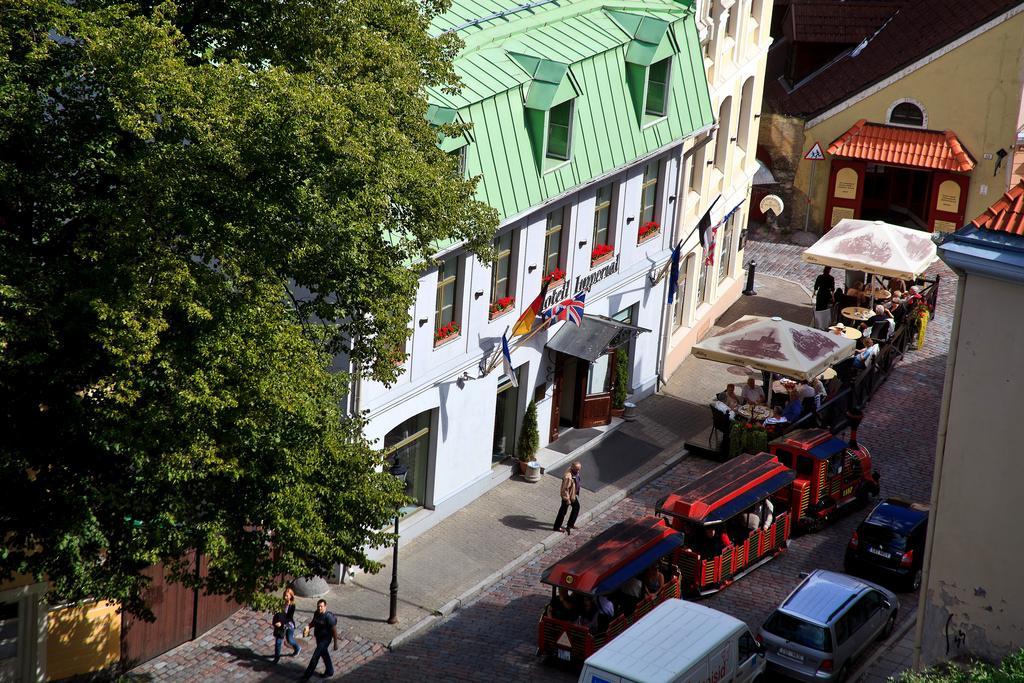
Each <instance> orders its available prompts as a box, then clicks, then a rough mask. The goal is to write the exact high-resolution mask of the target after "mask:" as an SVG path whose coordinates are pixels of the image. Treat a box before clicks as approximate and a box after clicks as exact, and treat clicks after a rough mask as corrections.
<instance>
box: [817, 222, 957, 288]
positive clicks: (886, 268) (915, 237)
mask: <svg viewBox="0 0 1024 683" xmlns="http://www.w3.org/2000/svg"><path fill="white" fill-rule="evenodd" d="M937 258H938V256H937V255H936V250H935V243H934V242H932V240H931V237H930V236H929V235H928V233H925V232H921V231H920V230H913V229H911V228H903V227H900V226H898V225H893V224H891V223H885V222H884V221H863V220H859V219H856V218H844V219H843V220H841V221H839V222H838V223H836V225H835V227H834V228H832V229H831V230H829V231H828V232H827V233H825V234H824V235H822V237H821V239H819V240H818V241H817V242H815V243H814V245H813V246H811V247H810V248H809V249H807V250H806V251H805V252H804V253H803V260H804V261H807V262H808V263H817V264H818V265H821V266H832V267H834V268H843V269H845V270H860V271H864V272H865V273H871V274H873V275H884V276H886V277H898V278H900V279H901V280H913V279H914V278H916V277H917V276H919V275H921V274H922V273H924V271H926V270H927V269H928V266H930V265H931V264H932V263H934V262H935V260H936V259H937Z"/></svg>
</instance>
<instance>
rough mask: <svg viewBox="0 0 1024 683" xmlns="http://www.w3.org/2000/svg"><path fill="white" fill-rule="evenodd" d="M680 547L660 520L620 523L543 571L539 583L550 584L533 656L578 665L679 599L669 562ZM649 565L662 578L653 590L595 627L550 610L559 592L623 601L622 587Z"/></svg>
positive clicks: (680, 538) (679, 540)
mask: <svg viewBox="0 0 1024 683" xmlns="http://www.w3.org/2000/svg"><path fill="white" fill-rule="evenodd" d="M682 543H683V535H682V534H680V533H679V532H677V531H675V530H674V529H672V528H670V527H669V526H667V525H666V524H665V522H664V520H661V519H658V518H657V517H650V516H648V517H642V518H640V519H632V520H627V521H624V522H619V523H618V524H616V525H614V526H612V527H611V528H609V529H607V530H606V531H604V532H603V533H602V534H600V535H598V536H596V537H594V538H593V539H591V540H590V541H588V542H587V543H585V544H583V545H582V546H580V547H579V548H577V549H576V550H574V551H573V552H572V553H570V554H569V555H566V556H565V557H563V558H562V559H561V560H559V561H558V562H556V563H555V564H553V565H551V566H550V567H548V568H547V569H546V570H545V571H544V573H543V574H542V575H541V581H542V582H544V583H546V584H548V585H549V586H551V604H550V605H549V606H548V607H547V608H545V610H544V613H543V614H542V615H541V618H540V622H539V623H538V624H537V654H538V655H543V656H547V657H557V658H558V659H560V660H563V661H566V662H572V663H574V664H582V663H583V661H584V660H586V658H587V657H589V656H590V655H592V654H593V653H594V652H596V651H597V650H598V649H599V648H601V647H602V646H603V645H604V644H605V643H607V642H608V641H610V640H611V639H612V638H614V637H615V636H617V635H618V634H620V633H622V632H623V631H625V630H626V629H627V628H629V627H630V626H631V625H632V624H633V623H635V622H636V621H637V620H638V619H640V617H642V616H644V615H645V614H647V613H648V612H650V611H651V610H652V609H654V608H655V607H656V606H658V605H659V604H661V603H662V602H664V601H665V600H667V599H669V598H678V597H679V595H680V593H679V573H678V571H677V570H676V568H675V567H674V566H673V565H671V564H670V558H671V557H672V554H673V553H674V552H675V551H676V550H677V549H678V548H679V547H680V546H681V545H682ZM651 567H656V568H657V569H658V572H659V574H660V575H661V579H660V583H661V585H660V587H659V588H658V590H657V591H656V592H654V593H651V594H641V595H640V597H638V598H637V599H636V601H635V602H632V601H631V602H630V604H629V608H628V609H623V610H621V611H620V610H619V609H617V610H616V614H615V615H614V616H613V617H611V618H610V619H609V620H608V623H607V624H602V625H601V627H600V628H597V629H592V628H590V627H588V626H586V625H584V624H580V623H577V622H576V621H575V620H570V619H566V618H560V616H559V615H558V614H556V613H555V611H554V610H553V609H552V608H553V607H555V606H556V601H557V600H559V595H558V591H565V592H566V593H568V592H570V591H571V592H572V594H573V599H582V598H584V597H587V598H589V599H591V600H597V599H598V598H601V599H605V600H607V599H609V598H618V597H624V596H623V593H622V590H621V589H622V588H623V587H624V586H625V584H627V582H629V581H635V580H636V578H637V577H638V576H640V575H642V574H643V573H644V572H645V570H648V569H649V568H651ZM619 606H620V607H621V602H620V605H619Z"/></svg>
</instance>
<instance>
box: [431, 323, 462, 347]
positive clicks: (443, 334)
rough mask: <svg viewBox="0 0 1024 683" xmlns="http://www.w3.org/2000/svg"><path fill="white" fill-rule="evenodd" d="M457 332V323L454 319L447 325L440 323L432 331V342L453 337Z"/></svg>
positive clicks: (435, 342)
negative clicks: (440, 324)
mask: <svg viewBox="0 0 1024 683" xmlns="http://www.w3.org/2000/svg"><path fill="white" fill-rule="evenodd" d="M458 333H459V324H458V323H457V322H455V321H454V320H453V321H452V322H450V323H448V324H447V325H442V326H441V327H439V328H437V329H436V330H435V331H434V344H437V343H439V342H442V341H444V340H445V339H448V338H449V337H454V336H455V335H457V334H458Z"/></svg>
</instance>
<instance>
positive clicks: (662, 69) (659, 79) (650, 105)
mask: <svg viewBox="0 0 1024 683" xmlns="http://www.w3.org/2000/svg"><path fill="white" fill-rule="evenodd" d="M671 67H672V58H671V57H666V58H665V59H663V60H661V61H660V62H655V63H654V64H651V65H650V66H649V67H648V68H647V98H646V102H645V104H644V113H645V114H647V115H648V116H665V115H666V114H668V84H669V70H670V69H671Z"/></svg>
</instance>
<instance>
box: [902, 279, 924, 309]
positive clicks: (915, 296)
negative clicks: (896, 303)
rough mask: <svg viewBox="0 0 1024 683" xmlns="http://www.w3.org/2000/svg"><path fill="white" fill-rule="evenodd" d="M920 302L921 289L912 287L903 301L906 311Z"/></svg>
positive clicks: (921, 296) (921, 297)
mask: <svg viewBox="0 0 1024 683" xmlns="http://www.w3.org/2000/svg"><path fill="white" fill-rule="evenodd" d="M922 301H924V296H923V295H922V294H921V288H920V287H918V286H917V285H914V286H913V287H911V288H910V294H908V295H907V296H906V298H905V299H904V304H905V305H906V307H907V308H908V309H910V308H913V307H914V306H917V305H918V304H920V303H921V302H922Z"/></svg>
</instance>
